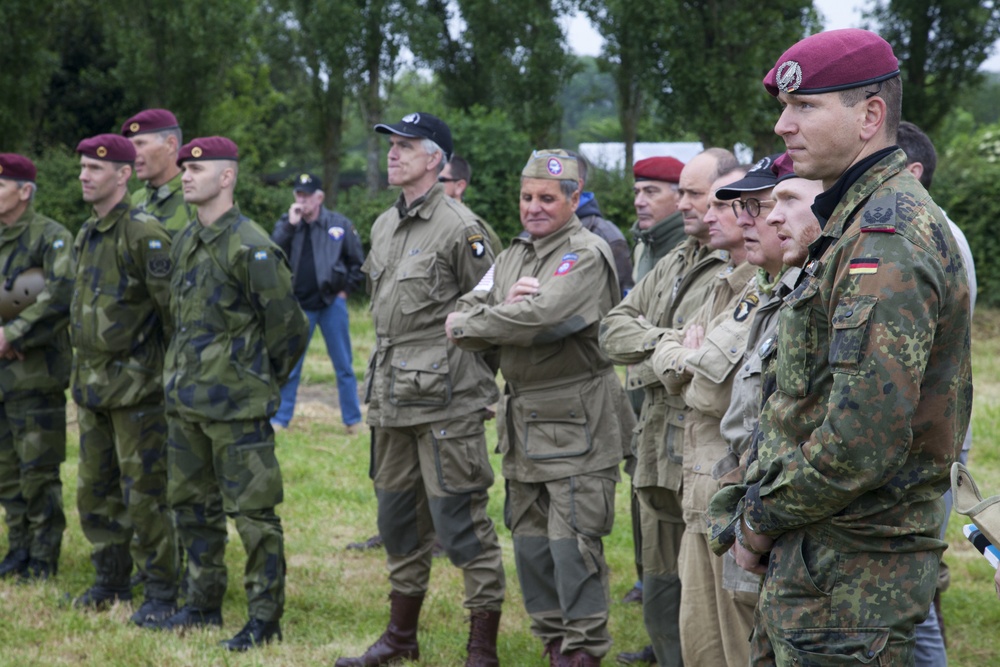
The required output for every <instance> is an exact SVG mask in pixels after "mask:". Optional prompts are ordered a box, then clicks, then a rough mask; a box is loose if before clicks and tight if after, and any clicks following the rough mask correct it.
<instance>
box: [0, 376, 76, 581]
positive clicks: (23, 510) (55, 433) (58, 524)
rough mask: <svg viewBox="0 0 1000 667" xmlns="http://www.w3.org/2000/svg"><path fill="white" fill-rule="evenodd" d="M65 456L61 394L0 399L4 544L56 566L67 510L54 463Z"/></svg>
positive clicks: (0, 459)
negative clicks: (4, 522) (0, 400)
mask: <svg viewBox="0 0 1000 667" xmlns="http://www.w3.org/2000/svg"><path fill="white" fill-rule="evenodd" d="M65 460H66V396H65V395H64V394H62V393H61V392H60V393H58V394H42V395H34V396H29V397H24V398H19V399H16V400H7V401H3V402H0V504H2V505H3V507H4V511H5V513H6V522H7V539H8V548H9V549H11V550H13V549H27V550H28V551H29V552H30V554H31V558H33V559H36V560H40V561H44V562H46V563H49V564H51V565H52V566H57V565H58V563H59V550H60V548H61V546H62V536H63V532H64V531H65V530H66V515H65V513H64V512H63V501H62V481H61V480H60V479H59V466H60V464H62V462H63V461H65Z"/></svg>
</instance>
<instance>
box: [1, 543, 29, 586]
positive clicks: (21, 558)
mask: <svg viewBox="0 0 1000 667" xmlns="http://www.w3.org/2000/svg"><path fill="white" fill-rule="evenodd" d="M27 569H28V550H27V549H11V550H10V551H8V552H7V555H6V556H4V559H3V562H0V579H6V578H7V577H15V576H18V575H22V574H24V573H25V571H26V570H27Z"/></svg>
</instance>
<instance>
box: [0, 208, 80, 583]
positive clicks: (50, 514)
mask: <svg viewBox="0 0 1000 667" xmlns="http://www.w3.org/2000/svg"><path fill="white" fill-rule="evenodd" d="M72 245H73V236H72V234H70V233H69V232H68V231H67V230H66V229H65V228H64V227H63V226H62V225H60V224H59V223H57V222H55V221H54V220H51V219H49V218H46V217H45V216H42V215H39V214H37V213H35V211H34V207H33V205H31V204H29V205H28V208H27V209H26V210H25V211H24V213H23V214H22V215H21V217H20V218H19V219H18V220H17V221H16V222H15V223H14V224H12V225H9V226H8V225H0V267H3V274H2V275H3V276H4V277H5V278H6V279H10V278H11V277H13V276H16V275H17V274H19V273H21V272H22V271H24V270H26V269H30V268H32V267H41V268H42V269H43V271H44V272H45V289H43V290H42V292H41V293H40V294H39V295H38V300H37V301H36V302H35V303H34V304H32V305H30V306H28V307H27V308H25V309H24V310H22V311H21V313H20V314H19V315H18V316H17V317H15V318H14V319H13V320H11V321H10V322H4V323H3V328H4V334H5V335H6V337H7V340H8V342H9V343H10V345H11V347H12V348H13V349H14V350H16V351H17V352H20V353H21V354H23V355H24V359H23V360H17V359H0V504H2V505H3V507H4V510H5V512H6V522H7V539H8V546H9V549H10V550H11V551H15V550H19V549H25V550H27V551H28V552H29V557H30V559H31V560H32V561H37V562H39V563H44V564H46V565H47V566H49V568H50V570H51V572H52V573H53V574H55V571H56V568H57V566H58V562H59V550H60V547H61V545H62V535H63V531H64V530H65V529H66V516H65V514H64V513H63V501H62V482H61V481H60V479H59V466H60V464H61V463H62V462H63V461H65V460H66V395H65V390H66V385H67V384H68V382H69V370H70V359H71V356H72V352H71V350H70V345H69V333H68V332H67V331H66V325H67V324H68V322H69V302H70V298H71V294H72V289H73V259H72V253H71V250H72Z"/></svg>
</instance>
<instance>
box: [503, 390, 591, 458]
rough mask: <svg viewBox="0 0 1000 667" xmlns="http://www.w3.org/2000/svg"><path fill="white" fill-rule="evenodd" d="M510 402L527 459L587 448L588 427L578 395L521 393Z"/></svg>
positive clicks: (578, 453) (577, 452)
mask: <svg viewBox="0 0 1000 667" xmlns="http://www.w3.org/2000/svg"><path fill="white" fill-rule="evenodd" d="M513 403H514V404H515V406H516V407H515V415H514V419H515V424H516V427H517V428H518V429H519V430H520V433H519V434H518V435H519V436H520V440H521V442H522V443H523V446H524V454H525V456H527V457H528V458H529V459H532V460H536V461H544V460H547V459H559V458H570V457H573V456H583V455H584V454H587V453H588V452H590V450H591V447H592V443H591V438H590V428H589V427H588V425H587V413H586V411H585V410H584V407H583V399H582V398H581V397H580V396H565V397H561V396H552V397H549V398H536V397H531V398H529V397H527V396H522V397H519V398H518V399H517V400H516V401H513Z"/></svg>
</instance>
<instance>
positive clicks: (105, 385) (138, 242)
mask: <svg viewBox="0 0 1000 667" xmlns="http://www.w3.org/2000/svg"><path fill="white" fill-rule="evenodd" d="M73 258H74V260H75V261H76V267H77V269H76V271H77V273H76V286H75V288H74V290H73V303H72V309H71V311H70V312H71V315H70V339H71V340H72V342H73V348H74V349H75V350H76V354H75V356H74V358H73V375H72V383H71V386H72V392H73V400H74V401H76V402H77V403H78V404H80V405H83V406H85V407H88V408H91V409H101V408H119V407H127V406H130V405H139V404H141V403H162V402H163V383H162V373H163V352H164V348H165V347H166V343H167V341H168V340H170V268H171V263H170V235H169V234H168V233H167V231H166V230H165V229H164V228H163V226H162V225H161V224H160V223H159V222H158V221H157V220H156V219H155V218H153V217H152V216H149V215H146V214H145V213H143V212H142V211H140V210H139V209H137V208H132V207H131V206H130V205H129V203H128V200H127V198H126V199H123V200H122V201H121V202H119V203H118V205H117V206H115V207H114V208H113V209H111V211H110V212H109V213H108V215H107V216H105V217H104V218H103V219H98V218H97V217H96V216H95V217H91V218H90V219H89V220H87V221H86V222H85V223H84V224H83V227H82V228H81V229H80V232H79V234H78V235H77V237H76V243H75V244H74V246H73Z"/></svg>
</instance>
